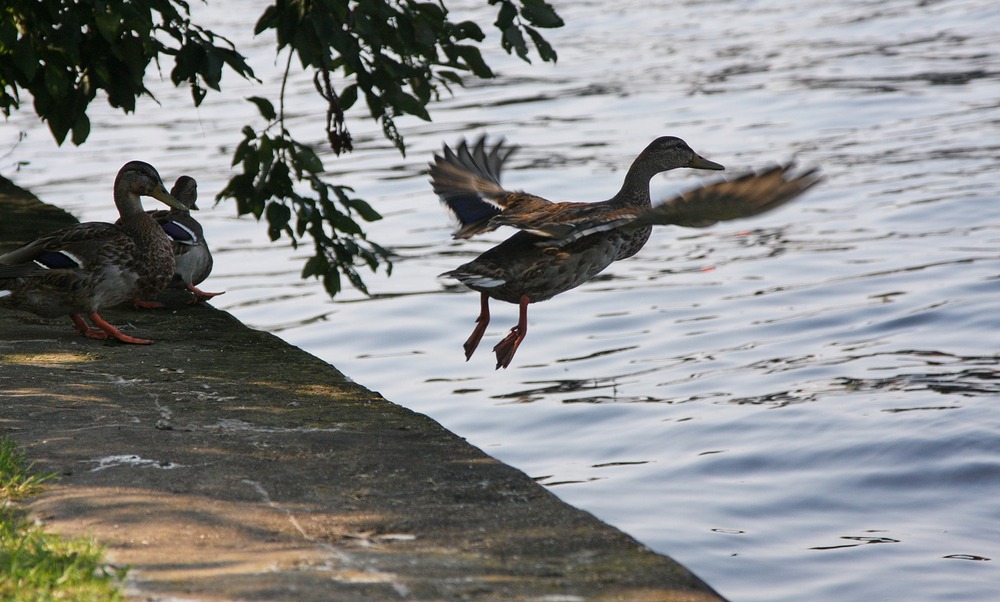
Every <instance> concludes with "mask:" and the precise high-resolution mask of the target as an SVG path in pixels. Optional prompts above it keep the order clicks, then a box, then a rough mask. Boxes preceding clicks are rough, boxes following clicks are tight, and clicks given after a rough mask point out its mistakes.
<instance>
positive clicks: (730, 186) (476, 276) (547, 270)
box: [430, 136, 821, 369]
mask: <svg viewBox="0 0 1000 602" xmlns="http://www.w3.org/2000/svg"><path fill="white" fill-rule="evenodd" d="M515 150H516V147H513V146H508V145H506V144H505V142H504V140H502V139H501V140H500V141H498V142H497V143H495V144H493V145H492V146H489V145H488V144H487V140H486V137H485V136H483V137H480V138H479V139H478V140H477V141H475V142H473V143H472V144H469V143H468V142H466V141H465V140H462V141H461V142H460V143H459V144H457V145H456V146H455V148H454V149H452V148H450V147H448V146H447V145H445V146H444V149H443V151H442V154H440V155H435V156H434V161H433V162H432V163H431V164H430V177H431V186H432V187H433V189H434V192H435V193H437V195H438V196H439V197H440V199H441V202H442V203H443V204H444V205H445V207H446V208H447V209H448V210H449V211H450V212H451V213H452V214H453V215H454V216H455V217H456V218H457V220H458V228H457V229H456V230H455V232H454V237H455V238H470V237H472V236H476V235H478V234H482V233H485V232H490V231H492V230H495V229H497V228H499V227H501V226H510V227H513V228H516V229H517V230H519V231H518V232H517V233H515V234H514V235H513V236H511V237H510V238H508V239H507V240H505V241H503V242H502V243H500V244H498V245H497V246H495V247H493V248H491V249H489V250H488V251H486V252H484V253H483V254H482V255H480V256H479V257H477V258H476V259H474V260H472V261H470V262H468V263H466V264H463V265H461V266H459V267H457V268H455V269H454V270H451V271H448V272H445V273H444V274H442V276H447V277H450V278H454V279H456V280H458V281H459V282H461V283H462V284H464V285H465V286H467V287H469V288H471V289H473V290H476V291H479V293H480V313H479V317H478V318H476V327H475V329H474V330H473V331H472V334H471V335H470V336H469V338H468V340H466V342H465V345H464V348H465V357H466V360H468V359H469V358H471V357H472V354H473V352H475V350H476V347H478V345H479V342H480V340H481V339H482V337H483V334H484V333H485V331H486V327H487V325H488V324H489V321H490V312H489V300H490V299H491V298H493V299H497V300H500V301H506V302H508V303H513V304H516V305H518V307H519V310H520V311H519V319H518V322H517V325H516V326H514V327H513V328H512V329H511V330H510V332H509V333H508V334H507V336H506V337H505V338H504V339H503V340H501V341H500V342H499V343H498V344H497V345H496V346H495V347H494V348H493V351H494V353H495V354H496V359H497V369H500V368H506V367H507V366H509V365H510V362H511V360H512V359H513V358H514V353H515V352H516V351H517V348H518V347H519V346H520V344H521V343H522V341H524V337H525V335H526V334H527V330H528V321H527V315H528V313H527V312H528V305H529V304H531V303H538V302H540V301H545V300H547V299H551V298H552V297H554V296H555V295H558V294H559V293H563V292H565V291H568V290H570V289H572V288H575V287H577V286H579V285H581V284H583V283H584V282H586V281H588V280H590V279H591V278H593V277H594V276H595V275H597V274H598V273H600V272H601V271H602V270H604V269H605V268H606V267H608V266H609V265H610V264H611V263H612V262H614V261H618V260H620V259H625V258H627V257H631V256H632V255H635V254H636V253H637V252H638V251H639V250H640V249H641V248H642V247H643V245H645V244H646V241H647V240H648V239H649V236H650V234H651V232H652V229H653V226H655V225H673V226H684V227H693V228H702V227H706V226H710V225H712V224H715V223H717V222H720V221H727V220H733V219H739V218H746V217H751V216H754V215H759V214H761V213H765V212H767V211H771V210H772V209H775V208H777V207H780V206H781V205H783V204H785V203H787V202H788V201H790V200H792V199H794V198H795V197H797V196H799V195H800V194H802V193H803V192H805V191H806V190H808V189H809V188H811V187H812V186H814V185H815V184H817V183H818V182H819V181H820V179H821V178H820V176H819V174H818V172H817V171H816V170H815V169H810V170H807V171H804V172H801V173H795V169H794V166H793V165H787V166H775V167H770V168H767V169H765V170H762V171H760V172H750V173H745V174H743V175H740V176H737V177H735V178H732V179H728V180H721V181H717V182H714V183H710V184H706V185H704V186H701V187H699V188H695V189H693V190H689V191H687V192H685V193H683V194H680V195H678V196H675V197H673V198H671V199H669V200H667V201H665V202H662V203H658V204H656V205H655V206H654V205H653V204H652V200H651V199H650V193H649V182H650V180H651V179H652V178H653V176H655V175H657V174H659V173H662V172H664V171H669V170H671V169H677V168H681V167H686V168H691V169H707V170H722V169H724V167H723V166H722V165H720V164H718V163H715V162H714V161H709V160H708V159H706V158H704V157H702V156H701V155H699V154H698V153H696V152H694V151H693V150H692V149H691V147H690V146H688V144H687V143H686V142H684V141H683V140H681V139H680V138H676V137H673V136H663V137H661V138H657V139H656V140H654V141H653V142H651V143H650V144H649V146H647V147H646V148H645V149H644V150H643V151H642V152H641V153H639V156H638V157H636V159H635V160H634V161H633V162H632V165H631V167H629V170H628V172H627V173H626V174H625V181H624V182H623V183H622V186H621V189H619V191H618V192H617V193H616V194H615V195H614V196H612V197H611V198H610V199H608V200H606V201H601V202H596V203H580V202H561V203H554V202H552V201H549V200H547V199H544V198H542V197H539V196H536V195H533V194H529V193H526V192H519V191H511V190H507V189H505V188H504V187H503V186H501V184H500V174H501V171H502V170H503V166H504V164H505V163H506V161H507V160H508V159H509V158H510V157H511V155H512V154H513V153H514V152H515Z"/></svg>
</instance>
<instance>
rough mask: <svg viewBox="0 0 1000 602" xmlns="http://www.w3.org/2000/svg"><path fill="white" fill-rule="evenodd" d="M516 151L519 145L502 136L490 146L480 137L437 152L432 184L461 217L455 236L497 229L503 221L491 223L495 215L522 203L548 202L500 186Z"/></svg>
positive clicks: (431, 174) (484, 138) (444, 201)
mask: <svg viewBox="0 0 1000 602" xmlns="http://www.w3.org/2000/svg"><path fill="white" fill-rule="evenodd" d="M516 150H517V147H516V146H506V145H505V143H504V140H503V139H501V140H500V141H498V142H497V143H496V144H494V145H493V147H492V148H489V149H487V147H486V136H481V137H480V138H479V139H478V140H477V141H476V142H475V143H473V144H472V146H471V147H470V146H469V144H468V142H466V141H465V140H462V141H461V142H459V144H458V145H457V146H456V147H455V150H452V149H451V148H450V147H448V145H445V146H444V150H443V151H442V154H441V155H434V162H433V163H431V164H430V176H431V187H432V188H433V189H434V192H435V193H437V195H438V196H439V197H440V198H441V202H442V203H444V205H445V207H447V208H448V210H449V211H450V212H451V213H452V214H453V215H454V216H455V217H456V218H457V219H458V222H459V227H458V229H457V230H456V231H455V233H454V236H455V238H469V237H470V236H474V235H476V234H481V233H483V232H489V231H490V230H494V229H496V228H497V227H498V226H499V225H502V224H493V223H491V220H492V218H494V217H496V216H497V215H499V214H500V213H501V212H502V211H503V210H504V209H505V208H507V207H510V206H512V205H515V204H517V203H519V202H525V201H529V202H532V203H541V204H548V203H549V201H546V200H545V199H542V198H539V197H535V196H532V195H527V194H524V193H520V192H511V191H508V190H505V189H504V187H503V186H501V185H500V172H501V171H502V170H503V165H504V163H506V161H507V159H509V158H510V156H511V155H512V154H514V152H515V151H516Z"/></svg>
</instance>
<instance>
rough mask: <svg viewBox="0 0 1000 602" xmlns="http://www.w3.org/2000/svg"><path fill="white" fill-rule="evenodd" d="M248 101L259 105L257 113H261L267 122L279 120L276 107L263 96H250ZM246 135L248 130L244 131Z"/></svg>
mask: <svg viewBox="0 0 1000 602" xmlns="http://www.w3.org/2000/svg"><path fill="white" fill-rule="evenodd" d="M247 100H249V101H250V102H252V103H253V104H255V105H257V111H258V112H259V113H260V116H261V117H263V118H264V119H266V120H267V121H274V120H275V119H277V118H278V113H277V112H275V110H274V105H273V104H271V101H270V100H268V99H266V98H263V97H261V96H250V97H249V98H247ZM245 134H246V130H244V135H245Z"/></svg>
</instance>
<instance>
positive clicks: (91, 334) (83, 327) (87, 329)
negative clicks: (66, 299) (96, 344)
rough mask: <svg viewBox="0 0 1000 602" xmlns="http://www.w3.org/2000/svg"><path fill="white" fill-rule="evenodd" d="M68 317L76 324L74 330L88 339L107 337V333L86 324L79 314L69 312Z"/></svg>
mask: <svg viewBox="0 0 1000 602" xmlns="http://www.w3.org/2000/svg"><path fill="white" fill-rule="evenodd" d="M69 318H70V320H73V323H74V324H76V331H77V332H79V333H80V334H82V335H83V336H85V337H87V338H88V339H98V340H100V341H103V340H104V339H106V338H108V333H106V332H104V331H103V330H101V329H100V328H94V327H93V326H91V325H90V324H87V321H86V320H84V319H83V316H81V315H80V314H70V315H69Z"/></svg>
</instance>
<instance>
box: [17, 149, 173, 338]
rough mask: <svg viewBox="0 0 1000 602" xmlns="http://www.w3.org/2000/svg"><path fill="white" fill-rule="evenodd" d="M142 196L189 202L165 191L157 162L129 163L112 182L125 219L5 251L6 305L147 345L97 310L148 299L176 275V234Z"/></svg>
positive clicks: (71, 230)
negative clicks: (163, 224)
mask: <svg viewBox="0 0 1000 602" xmlns="http://www.w3.org/2000/svg"><path fill="white" fill-rule="evenodd" d="M143 195H145V196H151V197H153V198H155V199H157V200H158V201H161V202H162V203H164V204H166V205H167V206H169V207H172V208H174V209H184V208H185V207H184V205H183V204H181V202H180V201H178V200H177V199H175V198H174V197H173V196H171V195H170V193H168V192H167V189H166V187H165V186H164V185H163V181H162V180H161V179H160V175H159V174H158V173H157V172H156V169H154V168H153V166H152V165H149V164H148V163H143V162H142V161H130V162H129V163H126V164H125V165H124V166H123V167H122V168H121V170H119V172H118V176H117V177H116V178H115V187H114V199H115V205H116V206H117V207H118V213H119V215H121V219H120V220H119V222H120V223H117V224H108V223H103V222H88V223H83V224H77V225H75V226H71V227H69V228H64V229H62V230H58V231H56V232H54V233H52V234H50V235H48V236H44V237H42V238H39V239H37V240H34V241H32V242H29V243H28V244H26V245H24V246H22V247H19V248H17V249H15V250H13V251H11V252H9V253H7V254H5V255H0V306H3V307H8V308H13V309H22V310H26V311H30V312H32V313H35V314H37V315H39V316H42V317H45V318H53V317H56V316H62V315H69V317H70V319H72V320H73V323H74V324H75V325H76V330H77V332H79V333H80V334H82V335H83V336H85V337H88V338H92V339H102V340H103V339H108V338H114V339H117V340H118V341H121V342H122V343H133V344H139V345H146V344H149V343H150V342H151V341H149V340H147V339H139V338H135V337H131V336H128V335H126V334H123V333H122V332H121V331H119V330H118V329H117V328H115V327H114V326H112V325H111V324H109V323H107V322H106V321H105V320H104V319H103V318H101V316H100V315H99V314H98V313H97V312H98V311H99V310H100V309H102V308H105V307H111V306H114V305H118V304H120V303H123V302H126V301H132V300H134V299H140V298H150V297H152V296H153V295H156V294H157V293H159V292H160V291H162V290H163V289H164V288H166V286H167V285H168V284H169V283H170V280H171V278H172V277H173V274H174V254H173V251H172V250H171V248H170V239H169V238H167V235H166V234H165V233H164V232H163V229H162V228H161V227H160V226H159V225H158V224H157V223H156V221H155V220H153V218H152V217H150V216H149V215H148V214H146V212H145V211H143V209H142V202H141V201H140V199H139V197H140V196H143ZM83 314H87V316H88V317H89V318H90V321H91V322H92V323H93V326H90V325H88V324H87V322H86V321H85V320H84V318H83Z"/></svg>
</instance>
